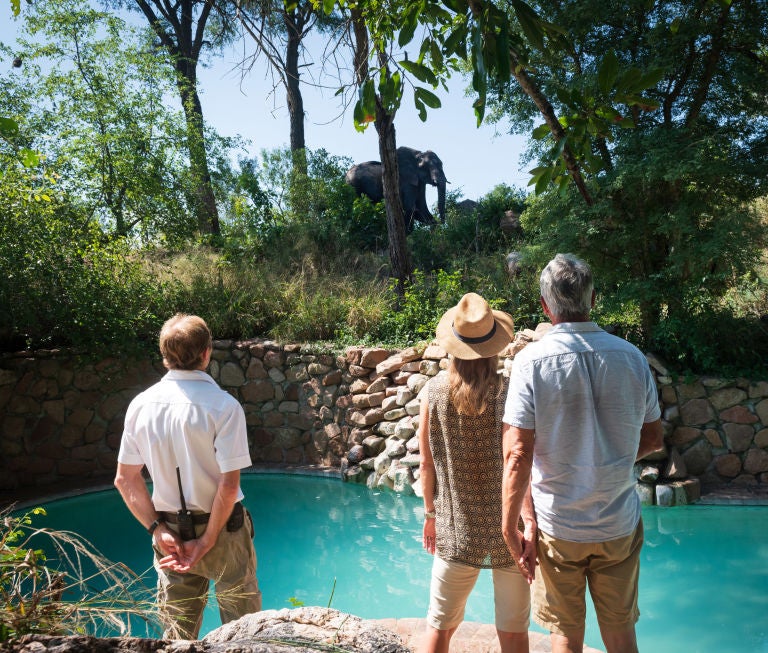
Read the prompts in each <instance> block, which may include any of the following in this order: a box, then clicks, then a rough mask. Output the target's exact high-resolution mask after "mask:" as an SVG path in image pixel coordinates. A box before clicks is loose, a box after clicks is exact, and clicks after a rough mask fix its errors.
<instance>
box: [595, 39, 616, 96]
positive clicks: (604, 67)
mask: <svg viewBox="0 0 768 653" xmlns="http://www.w3.org/2000/svg"><path fill="white" fill-rule="evenodd" d="M618 74H619V59H618V57H616V53H615V52H614V51H613V50H609V51H608V52H607V53H606V55H605V56H604V57H603V60H602V62H600V71H599V72H598V74H597V85H598V86H599V87H600V91H601V92H602V93H603V95H608V93H609V92H610V90H611V88H612V87H613V83H614V82H615V81H616V77H617V76H618Z"/></svg>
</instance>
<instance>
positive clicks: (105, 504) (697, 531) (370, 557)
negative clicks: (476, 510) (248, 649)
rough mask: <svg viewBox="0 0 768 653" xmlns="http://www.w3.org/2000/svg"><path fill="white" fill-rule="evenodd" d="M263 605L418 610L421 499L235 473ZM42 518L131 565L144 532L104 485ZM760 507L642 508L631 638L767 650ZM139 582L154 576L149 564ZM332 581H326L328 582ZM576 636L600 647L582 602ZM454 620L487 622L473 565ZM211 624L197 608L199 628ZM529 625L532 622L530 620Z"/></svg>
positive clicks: (485, 587)
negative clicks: (465, 599) (459, 616)
mask: <svg viewBox="0 0 768 653" xmlns="http://www.w3.org/2000/svg"><path fill="white" fill-rule="evenodd" d="M243 489H244V491H245V494H246V500H245V503H246V506H247V507H248V509H249V510H250V511H251V513H252V514H253V518H254V523H255V526H256V537H255V542H256V552H257V555H258V577H259V584H260V586H261V589H262V592H263V594H264V608H265V609H281V608H290V607H292V602H291V599H292V598H293V599H295V600H298V601H301V602H303V603H304V604H305V605H320V606H325V605H328V604H329V602H330V603H331V606H332V607H334V608H337V609H339V610H342V611H345V612H350V613H352V614H356V615H358V616H360V617H363V618H384V617H395V618H403V617H423V616H424V615H425V613H426V608H427V602H428V594H429V576H430V569H431V564H432V559H431V556H429V555H428V554H427V553H426V552H424V550H423V549H422V548H421V528H422V521H421V514H422V511H421V502H420V500H419V499H417V498H415V497H402V496H399V495H395V494H393V493H391V492H373V491H371V490H368V489H367V488H365V487H363V486H360V485H350V484H343V483H340V482H338V481H337V480H330V479H320V478H310V477H297V476H282V475H271V474H267V475H253V476H250V475H248V476H244V477H243ZM47 508H48V510H49V517H48V518H46V520H47V521H46V523H45V524H40V525H47V526H50V527H52V528H65V529H69V530H75V531H77V532H79V533H81V534H82V535H83V536H84V537H86V539H88V540H89V541H91V542H92V543H93V544H94V545H96V546H97V548H99V549H100V550H101V551H102V552H103V553H104V554H105V555H107V557H109V558H111V559H112V560H115V561H120V562H124V563H125V564H127V565H128V566H129V567H131V568H132V569H134V570H139V571H141V570H145V569H147V567H149V565H150V561H151V560H150V547H149V540H148V537H147V534H146V532H145V531H144V529H143V528H141V526H140V525H139V524H138V523H137V522H136V521H135V520H134V519H133V517H132V516H131V515H130V513H129V512H128V510H127V509H126V508H125V507H124V506H123V504H122V501H121V500H120V497H119V495H118V494H117V493H116V492H115V491H109V492H102V493H96V494H90V495H85V496H82V497H78V498H75V499H66V500H63V501H56V502H51V503H50V504H48V505H47ZM767 519H768V507H739V506H724V507H710V506H688V507H676V508H645V509H644V510H643V521H644V525H645V546H644V548H643V552H642V567H641V577H640V611H641V617H640V622H639V623H638V628H637V630H638V640H639V644H640V650H642V651H652V652H653V653H681V652H684V653H768V619H766V616H765V615H766V614H768V538H766V533H768V529H767V528H766V520H767ZM148 582H149V583H150V584H154V578H153V577H152V572H151V570H150V572H149V580H148ZM334 582H335V589H334ZM588 605H589V608H588V621H587V631H586V637H585V642H586V644H587V645H589V646H593V647H595V648H602V644H601V641H600V635H599V630H598V628H597V624H596V622H595V619H594V613H593V610H592V606H591V603H589V602H588ZM466 619H468V620H471V621H481V622H485V623H492V622H493V591H492V584H491V580H490V574H489V573H488V572H483V573H481V575H480V580H479V581H478V585H477V586H476V588H475V590H474V592H473V594H472V595H471V596H470V600H469V603H468V605H467V613H466ZM218 625H219V621H218V610H216V609H215V606H209V608H208V610H207V612H206V617H205V620H204V622H203V631H202V632H203V633H205V632H207V631H209V630H212V629H213V628H216V627H217V626H218ZM531 628H532V629H534V630H539V631H540V632H541V629H540V628H538V627H537V626H535V625H533V624H532V626H531Z"/></svg>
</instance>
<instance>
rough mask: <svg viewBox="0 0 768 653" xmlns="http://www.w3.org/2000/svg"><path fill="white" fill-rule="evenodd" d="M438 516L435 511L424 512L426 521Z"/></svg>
mask: <svg viewBox="0 0 768 653" xmlns="http://www.w3.org/2000/svg"><path fill="white" fill-rule="evenodd" d="M436 516H437V513H436V512H435V511H434V510H425V511H424V519H434V518H435V517H436Z"/></svg>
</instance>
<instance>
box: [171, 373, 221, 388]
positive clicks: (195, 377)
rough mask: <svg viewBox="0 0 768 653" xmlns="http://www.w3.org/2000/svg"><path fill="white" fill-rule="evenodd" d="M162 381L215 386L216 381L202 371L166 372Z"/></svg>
mask: <svg viewBox="0 0 768 653" xmlns="http://www.w3.org/2000/svg"><path fill="white" fill-rule="evenodd" d="M163 381H207V382H208V383H213V384H214V385H215V384H216V381H214V380H213V378H212V377H211V376H210V375H209V374H208V373H207V372H203V371H202V370H168V371H167V372H166V373H165V376H164V377H163Z"/></svg>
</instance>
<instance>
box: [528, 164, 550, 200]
mask: <svg viewBox="0 0 768 653" xmlns="http://www.w3.org/2000/svg"><path fill="white" fill-rule="evenodd" d="M550 181H552V168H547V169H546V170H545V171H544V172H543V173H542V174H541V175H540V176H539V178H538V179H537V180H536V186H535V188H534V190H533V192H534V193H536V195H541V194H542V193H543V192H544V191H545V190H547V186H549V182H550Z"/></svg>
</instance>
